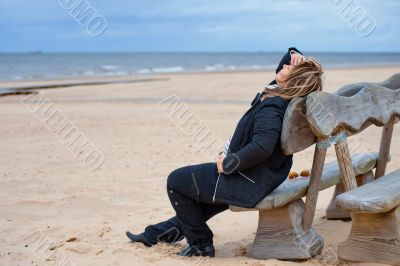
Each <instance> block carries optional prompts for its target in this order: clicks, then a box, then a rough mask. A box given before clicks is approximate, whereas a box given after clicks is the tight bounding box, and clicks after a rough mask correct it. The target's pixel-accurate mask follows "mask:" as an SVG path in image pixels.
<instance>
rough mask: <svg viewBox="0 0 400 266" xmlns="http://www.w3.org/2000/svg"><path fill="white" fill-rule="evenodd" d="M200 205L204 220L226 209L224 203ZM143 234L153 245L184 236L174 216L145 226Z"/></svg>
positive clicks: (174, 240) (169, 241)
mask: <svg viewBox="0 0 400 266" xmlns="http://www.w3.org/2000/svg"><path fill="white" fill-rule="evenodd" d="M200 205H201V208H202V210H203V214H204V218H205V220H206V221H208V220H209V219H210V218H212V217H214V215H216V214H218V213H220V212H222V211H225V210H226V206H225V204H218V205H215V204H208V203H202V202H200ZM144 236H145V237H146V238H147V239H148V240H149V241H150V242H151V243H152V244H153V245H155V244H157V243H158V242H162V243H175V242H178V241H181V240H182V239H183V238H184V237H185V235H184V234H183V232H182V229H181V226H180V225H179V222H178V218H177V217H176V216H174V217H172V218H170V219H168V220H166V221H164V222H160V223H158V224H153V225H149V226H147V227H146V228H145V230H144Z"/></svg>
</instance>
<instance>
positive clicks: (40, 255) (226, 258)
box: [0, 66, 400, 266]
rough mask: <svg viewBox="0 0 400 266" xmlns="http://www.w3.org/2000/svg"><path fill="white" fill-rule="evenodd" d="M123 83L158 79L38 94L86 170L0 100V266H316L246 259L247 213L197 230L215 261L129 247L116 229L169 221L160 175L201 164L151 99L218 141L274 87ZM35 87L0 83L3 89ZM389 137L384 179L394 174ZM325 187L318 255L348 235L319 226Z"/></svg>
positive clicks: (389, 70)
mask: <svg viewBox="0 0 400 266" xmlns="http://www.w3.org/2000/svg"><path fill="white" fill-rule="evenodd" d="M398 72H400V66H397V67H396V66H392V67H373V68H349V69H326V70H325V80H324V90H325V91H327V92H333V91H336V90H337V89H339V88H340V87H341V86H343V85H345V84H349V83H354V82H360V81H370V82H379V81H383V80H385V79H387V78H388V77H389V76H390V75H392V74H394V73H398ZM130 78H138V79H143V78H154V79H157V80H153V81H148V82H135V83H121V84H118V83H116V84H107V85H90V86H74V87H70V88H59V89H46V90H39V93H40V95H42V96H43V97H45V98H46V99H49V100H50V101H51V105H52V106H53V108H54V110H58V111H59V113H60V114H62V116H63V117H64V118H65V121H69V122H70V123H71V124H73V125H74V127H75V128H76V130H77V131H79V132H81V133H82V134H83V135H84V137H85V139H86V140H87V141H88V142H89V143H90V145H92V146H93V147H92V150H94V151H96V152H98V154H101V156H100V157H96V160H97V161H96V162H95V163H93V164H90V163H89V161H90V160H91V159H93V160H94V158H90V159H88V157H86V158H82V157H81V156H80V155H79V152H78V153H76V152H73V151H72V152H71V151H70V149H69V147H67V146H66V145H65V143H62V141H60V140H59V138H58V136H57V135H56V133H55V132H54V130H51V128H49V126H48V125H47V124H46V123H45V122H44V121H43V120H41V119H40V118H39V117H38V116H37V114H36V113H34V112H32V110H31V109H30V106H29V104H28V103H26V101H25V100H24V99H26V98H27V97H30V96H29V95H15V96H6V97H0V113H1V115H0V124H1V129H0V139H1V140H2V143H1V145H0V232H1V234H0V265H60V262H64V263H70V264H65V265H204V266H205V265H253V266H259V265H294V264H303V265H309V264H311V265H326V264H327V262H326V261H323V260H320V259H318V258H316V259H311V260H308V261H300V262H291V261H278V260H254V259H251V258H248V257H246V250H247V249H248V247H249V245H250V244H251V243H252V240H253V238H254V235H255V231H256V227H257V221H258V213H257V212H242V213H235V212H231V211H229V210H228V211H226V212H223V213H221V214H219V215H217V216H216V217H214V218H213V219H211V220H210V221H209V222H208V224H209V226H210V228H211V229H212V230H213V232H214V235H215V237H214V245H215V248H216V257H215V258H212V259H203V260H199V259H198V258H181V257H178V256H176V255H175V253H176V252H177V251H179V250H180V249H181V248H182V247H183V246H184V245H185V241H181V242H180V243H178V244H175V245H166V244H160V245H157V246H154V247H152V248H146V247H144V246H143V245H141V244H133V243H130V242H129V241H128V239H127V238H126V236H125V231H126V230H127V229H129V230H131V231H133V232H141V231H142V230H143V228H144V227H145V226H147V225H149V224H151V223H156V222H159V221H162V220H165V219H168V218H170V217H171V216H173V215H174V210H173V208H172V207H171V206H170V203H169V200H168V197H167V194H166V189H165V187H166V177H167V176H168V174H169V173H170V172H171V171H172V170H174V169H176V168H178V167H182V166H185V165H188V164H198V163H203V162H208V161H209V160H210V155H209V154H207V153H206V152H204V151H203V150H201V149H199V147H198V145H197V144H196V143H195V142H194V141H193V139H192V136H190V135H188V134H187V133H186V132H185V131H184V130H182V128H181V127H179V126H177V125H176V124H175V123H174V121H173V120H171V119H170V117H169V116H168V115H167V114H166V113H165V112H164V111H163V109H162V108H160V105H159V103H160V101H162V100H165V99H166V98H168V97H171V96H173V97H178V98H180V99H181V100H182V102H183V103H184V104H185V105H187V107H188V108H189V111H190V112H191V113H192V114H194V115H196V116H198V117H199V118H200V120H201V121H202V123H203V124H204V125H205V126H206V127H207V128H209V129H210V131H211V132H213V134H214V135H215V136H216V138H217V139H218V140H221V141H224V140H225V139H227V138H228V137H229V136H230V135H231V134H232V133H233V130H234V127H235V125H236V123H237V121H238V119H239V118H240V117H241V115H242V114H243V113H244V112H245V111H246V110H247V108H248V107H249V105H250V102H251V100H252V99H253V97H254V95H255V94H256V93H257V92H259V91H261V90H262V88H263V86H264V85H265V83H267V82H269V81H270V80H272V79H273V72H272V71H269V72H268V71H257V72H219V73H218V72H216V73H180V74H159V75H154V76H153V75H152V76H150V75H147V76H146V75H144V76H138V77H130ZM46 82H48V81H34V82H26V81H25V82H17V83H16V82H9V83H4V82H3V84H2V87H7V86H13V87H15V86H27V85H31V84H38V83H46ZM57 82H62V81H57ZM398 127H399V126H398V125H396V126H395V129H394V133H393V139H392V146H391V157H392V161H391V162H390V163H389V164H388V169H387V172H390V171H393V170H395V169H398V168H399V166H400V134H399V131H398V130H399V128H398ZM381 130H382V129H381V128H378V127H375V126H372V127H370V128H368V129H367V130H365V131H364V132H362V133H361V134H359V135H357V136H354V137H351V138H350V139H353V138H354V141H350V148H351V150H352V152H364V151H378V150H379V141H380V135H381ZM312 155H313V147H310V148H308V149H307V150H305V151H303V152H301V153H298V154H296V155H295V156H294V163H293V167H292V170H294V171H298V172H300V171H301V170H303V169H309V168H311V163H312ZM85 159H87V160H85ZM334 159H335V152H334V148H330V149H328V153H327V159H326V161H327V162H329V161H332V160H334ZM99 160H101V162H100V161H99ZM94 168H95V169H94ZM93 169H94V170H93ZM333 189H334V188H333V187H332V188H330V189H327V190H324V191H322V192H321V193H320V194H319V198H318V204H317V211H316V216H315V219H314V228H315V229H316V230H317V231H318V233H319V234H320V235H321V236H322V237H323V238H324V240H325V247H324V251H326V250H333V251H335V250H337V247H338V244H339V243H340V242H341V241H344V240H345V239H346V237H347V235H348V233H349V231H350V226H351V222H343V221H328V220H327V219H326V218H325V208H326V207H327V205H328V203H329V201H330V198H331V196H332V193H333ZM33 239H35V240H38V239H39V240H40V243H41V244H40V245H38V244H37V241H36V242H35V241H32V240H33ZM363 265H365V264H363Z"/></svg>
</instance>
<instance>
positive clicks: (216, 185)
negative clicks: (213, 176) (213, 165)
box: [213, 174, 221, 202]
mask: <svg viewBox="0 0 400 266" xmlns="http://www.w3.org/2000/svg"><path fill="white" fill-rule="evenodd" d="M220 176H221V174H218V178H217V183H216V184H215V189H214V195H213V202H215V194H216V193H217V187H218V182H219V177H220Z"/></svg>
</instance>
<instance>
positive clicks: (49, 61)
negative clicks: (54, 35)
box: [0, 52, 400, 81]
mask: <svg viewBox="0 0 400 266" xmlns="http://www.w3.org/2000/svg"><path fill="white" fill-rule="evenodd" d="M305 54H306V56H312V57H314V58H316V59H317V60H318V61H319V62H320V63H321V64H322V65H323V66H324V67H328V68H343V67H345V68H346V67H372V66H392V65H396V66H399V65H400V53H317V52H315V53H313V52H309V53H305ZM282 56H283V53H282V52H246V53H244V52H213V53H200V52H196V53H189V52H174V53H172V52H158V53H149V52H148V53H43V52H32V53H0V81H18V80H42V79H58V78H68V77H96V76H110V77H113V76H125V75H148V74H154V73H179V72H219V71H251V70H271V69H275V68H276V66H277V65H278V63H279V61H280V59H281V58H282Z"/></svg>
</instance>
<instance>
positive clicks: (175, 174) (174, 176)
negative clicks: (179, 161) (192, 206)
mask: <svg viewBox="0 0 400 266" xmlns="http://www.w3.org/2000/svg"><path fill="white" fill-rule="evenodd" d="M178 180H179V169H176V170H174V171H172V172H171V173H170V174H169V175H168V177H167V187H168V188H170V189H175V188H176V185H177V184H178Z"/></svg>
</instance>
